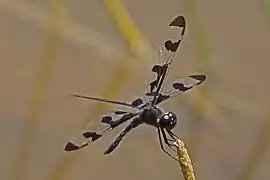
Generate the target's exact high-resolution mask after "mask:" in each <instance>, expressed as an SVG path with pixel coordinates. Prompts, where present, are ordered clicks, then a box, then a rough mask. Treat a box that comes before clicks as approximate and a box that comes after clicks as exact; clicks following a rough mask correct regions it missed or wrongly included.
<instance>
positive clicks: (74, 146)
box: [65, 110, 138, 151]
mask: <svg viewBox="0 0 270 180" xmlns="http://www.w3.org/2000/svg"><path fill="white" fill-rule="evenodd" d="M137 114H138V113H130V112H126V111H122V110H118V111H112V112H109V113H107V114H104V115H103V116H102V117H101V118H100V120H99V122H98V123H97V122H96V123H95V122H93V123H89V124H87V125H86V127H85V129H84V130H83V131H82V132H81V133H80V134H79V136H77V137H74V138H73V139H71V140H70V141H69V142H68V143H67V144H66V146H65V151H75V150H79V149H82V148H84V147H86V146H87V145H89V144H91V143H92V142H94V141H96V140H98V139H99V138H101V137H102V136H103V135H105V134H106V133H107V132H109V131H111V130H112V129H114V128H115V127H117V126H119V125H120V124H122V123H124V122H126V121H128V120H130V119H132V118H134V117H135V116H137Z"/></svg>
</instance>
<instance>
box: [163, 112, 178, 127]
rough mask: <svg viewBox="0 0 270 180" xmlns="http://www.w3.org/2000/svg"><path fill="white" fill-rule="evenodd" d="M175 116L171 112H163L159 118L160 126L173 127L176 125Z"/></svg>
mask: <svg viewBox="0 0 270 180" xmlns="http://www.w3.org/2000/svg"><path fill="white" fill-rule="evenodd" d="M176 123H177V118H176V115H175V114H174V113H173V112H167V113H164V114H163V115H162V116H161V118H160V122H159V124H160V126H161V127H163V128H166V129H173V128H174V127H175V126H176Z"/></svg>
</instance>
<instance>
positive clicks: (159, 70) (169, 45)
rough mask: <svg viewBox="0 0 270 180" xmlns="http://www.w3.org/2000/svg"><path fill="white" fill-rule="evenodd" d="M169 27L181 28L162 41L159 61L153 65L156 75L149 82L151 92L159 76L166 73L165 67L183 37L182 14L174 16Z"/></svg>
mask: <svg viewBox="0 0 270 180" xmlns="http://www.w3.org/2000/svg"><path fill="white" fill-rule="evenodd" d="M169 27H170V28H177V30H179V29H181V31H180V33H179V31H177V32H178V33H176V35H175V37H174V38H172V39H169V40H166V41H165V43H164V47H163V48H162V50H160V58H159V61H160V62H159V63H158V64H155V65H153V67H152V72H154V73H156V74H157V76H156V78H155V80H153V81H152V82H150V84H149V86H150V92H153V91H154V90H156V89H157V87H158V84H159V83H160V80H161V77H162V76H163V75H164V73H166V69H167V68H168V65H169V64H171V63H172V60H173V58H174V56H175V54H176V52H177V50H178V48H179V46H180V43H181V41H182V39H183V37H184V34H185V30H186V20H185V18H184V17H183V16H178V17H176V18H175V19H174V20H173V21H172V22H171V23H170V24H169Z"/></svg>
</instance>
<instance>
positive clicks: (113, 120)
mask: <svg viewBox="0 0 270 180" xmlns="http://www.w3.org/2000/svg"><path fill="white" fill-rule="evenodd" d="M169 28H176V30H177V36H176V38H175V39H168V40H166V41H165V43H164V46H163V49H162V50H160V51H161V63H157V64H154V65H153V66H152V73H154V74H156V76H155V79H154V80H153V81H151V82H150V83H149V89H148V90H147V91H145V92H144V93H143V95H141V96H139V97H137V98H134V99H133V100H132V101H131V102H122V101H115V100H108V99H104V98H98V97H90V96H85V95H81V94H71V96H73V97H77V98H83V99H88V100H93V101H98V102H103V103H110V104H114V105H119V106H123V107H126V108H127V109H130V110H131V109H132V110H135V111H134V112H130V111H128V110H120V109H117V110H114V111H111V112H108V113H106V114H104V115H102V116H101V118H100V120H99V121H98V122H99V124H102V125H103V127H102V128H101V129H100V130H95V129H94V128H93V127H92V126H91V122H90V123H89V124H88V125H87V127H86V128H85V129H84V130H83V131H82V132H81V133H80V134H79V136H77V137H74V138H73V139H71V140H70V141H68V142H67V143H66V145H65V148H64V149H65V151H68V152H70V151H77V150H80V149H82V148H84V147H86V146H88V145H89V144H91V143H93V142H95V141H97V140H98V139H100V138H101V137H103V136H104V135H105V134H107V133H109V132H110V131H112V130H113V129H114V128H116V127H118V126H120V125H122V124H124V123H127V122H128V125H127V126H126V127H125V128H123V129H122V130H121V132H120V134H119V135H118V136H117V137H116V138H115V140H114V141H113V142H112V143H111V144H110V146H109V147H108V148H107V150H106V151H105V152H104V154H105V155H106V154H111V153H112V152H113V151H114V150H115V149H116V148H117V147H118V146H119V144H120V142H121V141H122V140H123V138H124V137H125V136H126V135H127V134H128V133H129V132H130V131H131V130H132V129H135V128H137V127H138V126H140V125H142V124H146V125H150V126H152V127H155V128H156V130H157V135H158V139H159V144H160V148H161V150H162V151H163V152H164V153H165V154H167V155H168V156H169V157H171V158H173V159H174V160H176V161H178V160H177V158H176V157H175V152H176V150H175V149H174V147H175V144H174V142H175V141H176V140H178V139H179V137H178V136H177V135H176V134H175V133H174V132H173V131H172V130H173V129H174V128H175V126H176V125H177V115H176V114H175V113H174V112H164V111H163V110H162V109H161V108H160V106H159V105H160V104H162V103H163V102H165V101H166V100H169V99H172V97H174V96H176V95H178V94H181V93H183V92H186V91H189V90H190V89H192V88H193V87H195V86H197V85H200V84H201V83H203V82H204V81H205V80H206V75H204V74H192V75H189V76H187V77H185V78H180V79H177V80H175V81H174V82H173V83H172V84H170V86H168V88H167V89H166V90H164V87H163V85H164V82H165V79H166V77H167V74H168V71H169V68H170V66H171V64H172V62H173V59H174V56H175V54H176V52H177V50H178V48H179V46H180V43H181V41H182V40H183V37H184V34H185V30H186V20H185V18H184V17H183V16H181V15H179V16H177V17H175V18H174V19H173V20H172V21H171V23H170V24H169ZM104 126H105V127H104ZM165 147H166V148H165Z"/></svg>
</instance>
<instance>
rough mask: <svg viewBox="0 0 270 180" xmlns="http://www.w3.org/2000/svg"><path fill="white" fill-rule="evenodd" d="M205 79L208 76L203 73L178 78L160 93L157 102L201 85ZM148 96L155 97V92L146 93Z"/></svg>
mask: <svg viewBox="0 0 270 180" xmlns="http://www.w3.org/2000/svg"><path fill="white" fill-rule="evenodd" d="M205 80H206V76H205V75H203V74H196V75H191V76H188V77H186V78H182V79H178V80H176V81H174V82H173V83H172V84H171V85H170V86H169V87H168V88H165V91H164V92H162V93H159V95H158V99H157V103H156V104H159V103H161V102H163V101H165V100H166V99H169V98H171V97H173V96H175V95H177V94H179V93H182V92H186V91H188V90H190V89H192V88H193V87H195V86H197V85H200V84H201V83H203V82H204V81H205ZM146 96H150V97H154V96H155V92H150V93H146Z"/></svg>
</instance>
